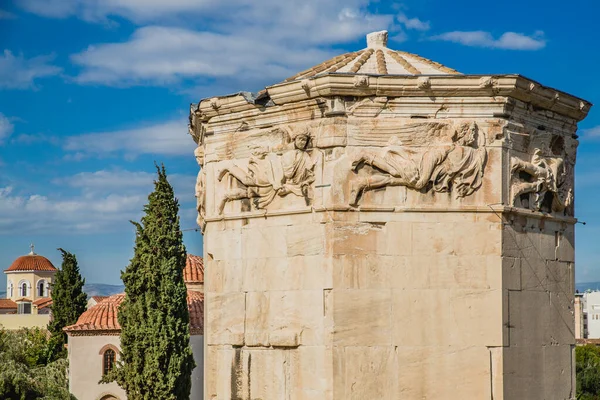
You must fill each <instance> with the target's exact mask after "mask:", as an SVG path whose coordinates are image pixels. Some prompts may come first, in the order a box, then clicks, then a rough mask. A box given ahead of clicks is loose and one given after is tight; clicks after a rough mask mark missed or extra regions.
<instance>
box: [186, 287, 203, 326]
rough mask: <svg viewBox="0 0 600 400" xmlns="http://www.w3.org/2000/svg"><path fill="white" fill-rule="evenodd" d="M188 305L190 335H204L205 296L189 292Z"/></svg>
mask: <svg viewBox="0 0 600 400" xmlns="http://www.w3.org/2000/svg"><path fill="white" fill-rule="evenodd" d="M187 303H188V310H189V312H190V334H192V335H204V294H203V293H200V292H195V291H192V290H188V292H187Z"/></svg>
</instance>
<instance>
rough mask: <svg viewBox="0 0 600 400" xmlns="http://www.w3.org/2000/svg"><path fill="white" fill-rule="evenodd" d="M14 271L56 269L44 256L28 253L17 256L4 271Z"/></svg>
mask: <svg viewBox="0 0 600 400" xmlns="http://www.w3.org/2000/svg"><path fill="white" fill-rule="evenodd" d="M14 271H57V269H56V268H54V265H52V263H51V262H50V260H48V259H47V258H46V257H43V256H40V255H38V254H28V255H26V256H21V257H19V258H17V259H16V260H15V261H14V262H13V263H12V264H11V266H10V267H8V269H5V270H4V272H14Z"/></svg>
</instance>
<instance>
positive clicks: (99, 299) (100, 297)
mask: <svg viewBox="0 0 600 400" xmlns="http://www.w3.org/2000/svg"><path fill="white" fill-rule="evenodd" d="M92 299H94V300H95V301H96V303H100V302H101V301H103V300H106V299H108V296H92Z"/></svg>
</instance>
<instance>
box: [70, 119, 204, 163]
mask: <svg viewBox="0 0 600 400" xmlns="http://www.w3.org/2000/svg"><path fill="white" fill-rule="evenodd" d="M195 146H196V145H195V143H194V141H193V140H192V138H191V136H189V135H188V133H187V120H184V119H177V120H172V121H167V122H164V123H159V124H155V125H149V126H141V127H139V128H133V129H124V130H118V131H111V132H99V133H85V134H82V135H78V136H70V137H67V138H66V141H65V143H64V145H63V148H64V150H66V151H69V152H72V153H71V157H75V159H77V158H78V159H81V158H85V156H110V155H117V154H124V155H125V156H129V157H135V156H137V155H140V154H163V155H187V156H191V155H192V154H193V152H194V148H195Z"/></svg>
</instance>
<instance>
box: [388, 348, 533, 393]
mask: <svg viewBox="0 0 600 400" xmlns="http://www.w3.org/2000/svg"><path fill="white" fill-rule="evenodd" d="M396 353H397V360H398V361H397V363H398V370H397V371H398V373H397V375H396V377H395V381H397V385H398V387H399V388H400V392H399V395H398V396H397V397H394V398H396V399H398V398H402V399H428V400H429V399H435V400H438V399H439V400H442V399H490V398H491V383H490V382H491V376H490V373H491V371H490V353H489V351H488V349H487V348H486V347H482V346H467V347H462V346H425V347H423V346H417V347H411V346H398V347H396ZM424 377H425V379H424ZM505 398H506V399H528V397H505Z"/></svg>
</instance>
